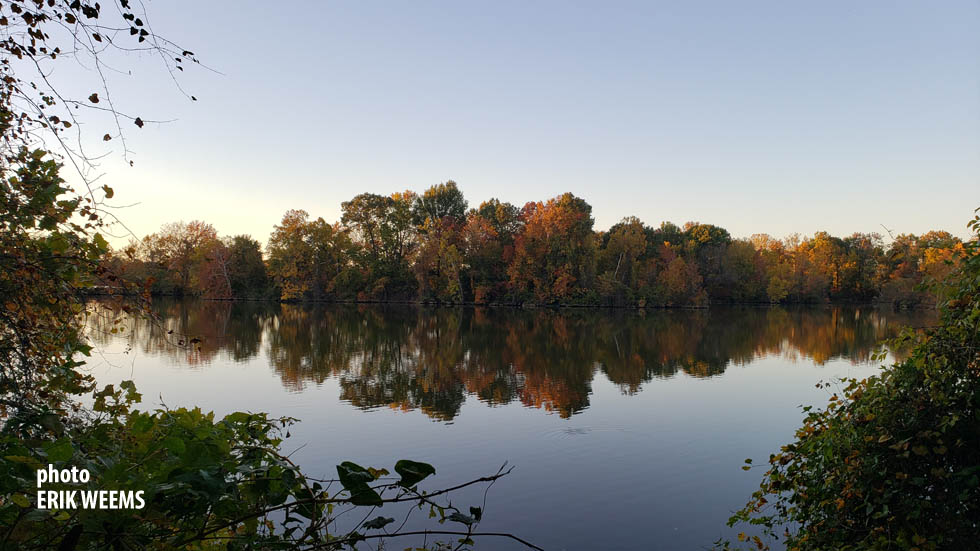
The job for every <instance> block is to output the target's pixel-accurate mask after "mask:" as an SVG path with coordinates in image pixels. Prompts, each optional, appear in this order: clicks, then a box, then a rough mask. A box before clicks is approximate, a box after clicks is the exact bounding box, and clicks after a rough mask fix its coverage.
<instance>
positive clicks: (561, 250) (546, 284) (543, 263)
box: [508, 193, 596, 303]
mask: <svg viewBox="0 0 980 551" xmlns="http://www.w3.org/2000/svg"><path fill="white" fill-rule="evenodd" d="M521 220H522V221H523V223H524V231H523V232H522V233H521V234H520V235H518V236H517V238H516V239H515V242H514V261H513V263H512V264H511V266H510V268H509V270H508V273H509V275H510V282H511V287H512V289H513V291H514V292H515V293H517V294H518V295H523V296H527V297H530V298H533V299H534V300H535V301H537V302H540V303H549V302H564V301H568V300H571V299H575V298H581V297H582V296H583V295H584V294H585V293H586V292H587V291H588V290H589V288H590V286H591V285H592V281H593V278H594V275H595V253H596V243H595V235H594V233H593V232H592V225H593V219H592V207H591V206H590V205H589V204H588V203H586V202H585V201H584V200H583V199H580V198H578V197H576V196H574V195H572V194H571V193H566V194H564V195H561V196H559V197H556V198H554V199H549V200H548V201H547V202H546V203H541V202H539V203H528V204H527V205H525V206H524V208H523V209H522V211H521Z"/></svg>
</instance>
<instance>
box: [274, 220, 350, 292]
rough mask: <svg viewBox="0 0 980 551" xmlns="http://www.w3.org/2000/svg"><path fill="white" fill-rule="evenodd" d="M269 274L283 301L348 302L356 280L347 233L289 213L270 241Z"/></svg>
mask: <svg viewBox="0 0 980 551" xmlns="http://www.w3.org/2000/svg"><path fill="white" fill-rule="evenodd" d="M268 253H269V272H270V274H271V275H272V277H273V279H274V281H275V283H276V285H277V286H278V287H279V290H280V296H281V297H282V298H283V299H284V300H323V299H325V298H346V297H347V296H348V295H347V293H348V291H349V290H350V280H351V278H353V277H354V274H353V265H352V261H351V256H352V253H353V247H352V243H351V240H350V237H349V236H348V234H347V232H346V230H344V229H342V228H340V227H339V226H337V225H330V224H328V223H327V222H326V221H324V220H323V218H317V219H316V220H310V219H309V214H308V213H307V212H306V211H303V210H290V211H287V212H286V214H284V215H283V217H282V221H281V222H280V223H279V225H277V226H275V229H274V230H273V232H272V236H271V237H270V238H269V246H268Z"/></svg>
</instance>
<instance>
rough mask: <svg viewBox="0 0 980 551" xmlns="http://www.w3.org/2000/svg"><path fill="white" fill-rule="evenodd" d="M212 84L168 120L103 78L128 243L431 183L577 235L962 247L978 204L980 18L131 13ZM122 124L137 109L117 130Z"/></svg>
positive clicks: (698, 5)
mask: <svg viewBox="0 0 980 551" xmlns="http://www.w3.org/2000/svg"><path fill="white" fill-rule="evenodd" d="M148 9H149V14H150V22H151V24H152V25H153V27H154V30H156V31H157V32H159V33H161V34H163V35H165V36H168V37H170V38H173V39H174V40H175V41H177V42H179V43H180V44H181V45H183V46H185V47H187V48H189V49H191V50H193V51H194V52H195V53H197V54H198V56H199V57H200V58H201V59H202V60H203V61H205V62H206V63H207V64H208V65H210V66H211V67H214V68H215V69H217V70H218V71H220V72H221V74H217V73H210V72H206V71H200V70H198V71H187V72H186V74H184V75H183V78H184V80H183V81H182V82H183V84H184V85H185V87H186V88H187V89H188V91H189V92H190V93H193V94H195V95H196V96H197V97H198V98H199V100H200V101H198V102H196V103H191V102H189V101H186V100H185V99H184V98H182V97H181V96H180V95H179V94H178V93H177V92H176V91H175V90H174V88H173V85H172V84H170V83H168V81H167V80H166V79H165V78H163V75H162V73H161V71H159V70H157V69H158V67H154V66H153V64H152V60H150V59H146V60H142V61H145V62H146V63H142V62H141V63H137V64H136V65H135V66H136V70H135V71H134V73H133V77H132V78H129V77H126V76H117V77H114V79H113V81H112V85H113V86H114V87H115V93H116V95H117V97H119V98H120V101H122V102H123V108H127V109H129V110H130V111H139V112H140V113H142V114H143V116H144V117H146V118H161V119H166V118H176V119H177V121H176V122H173V123H170V124H166V125H159V126H157V125H147V127H146V128H144V129H143V130H137V129H135V127H133V129H132V130H131V131H130V132H129V134H130V135H129V140H130V148H131V149H133V150H134V151H135V152H136V154H135V155H134V157H133V158H134V159H135V161H136V166H135V168H128V167H123V166H121V163H120V162H118V160H110V161H106V162H105V163H104V165H103V168H104V169H105V170H106V172H107V176H106V177H105V180H104V181H105V182H106V183H110V184H112V185H113V186H114V187H115V188H116V200H117V201H118V204H127V203H132V202H140V204H139V205H137V206H133V207H129V208H127V209H123V210H121V211H120V214H121V216H122V217H123V219H124V220H125V221H126V222H127V223H128V225H129V227H130V228H132V230H133V231H134V232H135V233H137V234H139V235H143V234H145V233H148V232H151V231H155V230H156V229H157V228H158V227H159V226H160V225H161V224H162V223H165V222H168V221H173V220H179V219H183V220H192V219H203V220H206V221H209V222H211V223H213V224H214V225H215V226H216V227H217V228H218V229H219V231H220V232H221V233H222V234H237V233H250V234H252V235H253V236H255V237H256V238H258V239H259V241H261V242H263V243H264V242H265V241H266V240H267V238H268V234H269V232H270V231H271V229H272V226H273V224H275V223H276V222H278V220H279V219H280V218H281V216H282V214H283V212H284V211H285V210H286V209H290V208H303V209H305V210H307V211H309V212H310V213H311V214H312V215H314V216H323V217H324V218H325V219H327V220H329V221H334V220H337V219H339V217H340V203H341V202H342V201H345V200H348V199H350V198H351V197H353V196H354V195H356V194H358V193H361V192H365V191H370V192H375V193H391V192H394V191H398V190H404V189H412V190H416V191H421V190H423V189H425V188H426V187H428V186H430V185H432V184H435V183H438V182H441V181H445V180H447V179H453V180H455V181H457V182H458V183H459V185H460V187H461V189H462V190H463V192H464V194H465V195H466V197H467V199H468V200H469V202H470V205H471V206H476V205H478V204H479V203H480V202H481V201H483V200H486V199H489V198H490V197H499V198H501V199H502V200H506V201H510V202H512V203H514V204H517V205H522V204H523V203H524V202H526V201H531V200H538V199H546V198H548V197H552V196H555V195H557V194H560V193H563V192H565V191H571V192H573V193H575V194H576V195H579V196H581V197H583V198H585V199H586V200H587V201H588V202H589V203H590V204H591V205H592V206H593V214H594V216H595V219H596V228H597V229H605V228H607V227H609V226H610V225H612V224H614V223H615V222H617V221H618V220H619V219H621V218H622V217H624V216H627V215H635V216H638V217H640V218H641V219H643V220H644V221H645V222H647V223H648V224H652V225H658V224H659V223H660V222H661V221H663V220H671V221H673V222H676V223H678V224H682V223H684V222H685V221H688V220H698V221H702V222H710V223H714V224H718V225H721V226H723V227H725V228H727V229H728V230H729V231H731V233H732V234H733V235H734V236H736V237H743V236H749V235H751V234H753V233H759V232H767V233H770V234H773V235H776V236H778V237H782V236H784V235H787V234H789V233H793V232H799V233H802V234H812V233H813V232H815V231H818V230H827V231H830V232H831V233H835V234H839V235H844V234H850V233H852V232H855V231H861V232H873V231H878V232H883V230H882V227H881V225H882V224H884V225H885V226H887V227H889V228H891V229H894V230H896V231H898V232H913V233H921V232H924V231H927V230H929V229H945V230H949V231H951V232H953V233H955V234H957V235H960V236H966V235H967V232H966V230H965V227H964V226H965V222H966V221H967V219H968V218H970V217H971V215H972V211H973V209H974V208H975V207H977V206H980V32H978V29H980V2H976V1H967V2H958V1H944V2H891V1H889V2H852V1H847V2H843V1H842V2H835V1H824V2H808V3H803V2H785V1H780V2H679V1H678V2H635V3H634V2H594V3H588V4H586V3H577V2H523V1H521V2H492V3H486V2H485V3H476V2H448V1H444V2H417V1H413V2H342V3H341V2H336V3H335V2H330V3H327V2H288V3H278V2H245V1H238V2H230V1H225V2H219V1H208V2H201V1H188V0H185V1H174V2H151V3H148ZM131 106H135V107H132V108H130V107H131Z"/></svg>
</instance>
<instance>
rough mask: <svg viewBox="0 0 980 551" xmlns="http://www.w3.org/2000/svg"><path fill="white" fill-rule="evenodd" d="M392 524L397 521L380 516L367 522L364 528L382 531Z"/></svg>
mask: <svg viewBox="0 0 980 551" xmlns="http://www.w3.org/2000/svg"><path fill="white" fill-rule="evenodd" d="M392 522H395V519H393V518H388V517H381V516H379V517H376V518H373V519H371V520H369V521H367V522H365V523H364V528H367V529H368V530H380V529H382V528H384V527H385V526H387V525H389V524H391V523H392Z"/></svg>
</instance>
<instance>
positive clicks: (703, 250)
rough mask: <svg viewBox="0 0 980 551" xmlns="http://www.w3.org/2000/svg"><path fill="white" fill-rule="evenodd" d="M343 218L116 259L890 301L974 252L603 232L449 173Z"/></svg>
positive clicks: (474, 284)
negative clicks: (474, 191) (471, 187)
mask: <svg viewBox="0 0 980 551" xmlns="http://www.w3.org/2000/svg"><path fill="white" fill-rule="evenodd" d="M341 207H342V217H341V219H340V221H338V222H335V223H332V224H331V223H329V222H327V221H325V220H324V219H323V218H316V219H313V218H312V217H311V216H310V215H309V214H308V213H307V212H306V211H303V210H290V211H287V212H286V213H285V215H283V217H282V221H281V222H280V223H279V224H278V225H276V226H275V227H274V229H273V232H272V234H271V235H270V237H269V240H268V243H267V245H266V247H265V248H264V250H263V247H262V245H261V244H260V243H259V242H258V241H257V240H255V239H253V238H252V237H250V236H247V235H238V236H234V237H225V238H222V237H219V235H218V232H217V230H216V229H215V228H214V227H213V226H212V225H210V224H208V223H205V222H201V221H194V222H190V223H183V222H176V223H171V224H167V225H164V226H163V227H162V228H161V230H160V231H159V232H157V233H154V234H151V235H149V236H146V237H145V238H144V239H143V240H142V241H132V242H130V244H129V245H128V246H127V247H125V248H123V249H122V250H120V251H116V252H115V253H114V254H113V255H112V257H111V260H110V262H112V263H113V269H114V270H115V271H116V272H117V273H121V274H123V275H124V277H126V278H128V279H130V280H139V281H145V282H148V283H149V285H150V289H151V291H152V292H154V293H157V294H173V295H199V296H204V297H209V298H219V299H230V298H269V299H278V300H283V301H380V302H395V301H420V302H424V303H442V304H459V303H477V304H494V303H499V304H540V305H555V304H562V305H588V306H638V307H644V306H651V307H662V306H704V305H706V304H708V303H751V302H757V303H812V302H828V301H847V302H869V301H875V300H878V301H883V302H890V303H895V304H899V305H916V304H920V303H923V302H925V301H929V300H931V299H930V298H929V297H928V296H927V295H926V294H925V293H923V292H921V291H919V290H918V289H919V284H920V283H921V282H922V281H923V280H926V279H937V280H938V279H941V278H942V277H943V276H945V274H946V273H947V272H948V271H949V270H950V266H951V265H952V261H953V260H954V259H956V258H958V257H961V256H962V255H963V251H964V249H963V243H962V242H961V240H960V239H959V238H957V237H955V236H953V235H951V234H950V233H948V232H945V231H930V232H928V233H926V234H923V235H921V236H916V235H912V234H902V235H899V236H897V237H895V238H894V239H893V240H892V242H891V243H890V244H888V245H887V246H886V245H885V243H884V240H883V239H882V237H881V236H880V235H878V234H876V233H870V234H867V233H855V234H853V235H851V236H848V237H843V238H841V237H836V236H833V235H830V234H829V233H826V232H818V233H816V234H815V235H813V236H812V237H800V236H799V235H792V236H790V237H787V238H785V239H776V238H774V237H772V236H770V235H767V234H756V235H753V236H752V237H750V238H748V239H734V238H732V236H731V234H730V233H729V232H728V231H727V230H725V229H724V228H721V227H719V226H715V225H712V224H703V223H698V222H688V223H686V224H684V225H683V226H677V225H675V224H673V223H671V222H663V223H662V224H660V226H659V227H652V226H648V225H646V224H645V223H644V222H642V221H641V220H640V219H638V218H636V217H632V216H631V217H627V218H624V219H623V220H622V221H621V222H619V223H617V224H616V225H614V226H612V227H611V228H609V229H608V230H606V231H596V230H595V228H594V220H593V218H592V207H591V206H590V205H589V204H588V203H587V202H586V201H585V200H583V199H582V198H579V197H576V196H575V195H573V194H571V193H565V194H563V195H561V196H558V197H555V198H552V199H549V200H547V201H538V202H529V203H527V204H525V205H524V206H523V207H517V206H515V205H512V204H510V203H506V202H501V201H499V200H498V199H491V200H489V201H485V202H483V203H481V204H480V205H479V207H477V208H469V207H468V203H467V201H466V199H465V198H464V196H463V193H462V192H461V191H460V190H459V188H458V186H457V185H456V183H455V182H453V181H448V182H446V183H442V184H438V185H435V186H432V187H430V188H429V189H427V190H426V191H425V192H423V193H421V194H417V193H415V192H412V191H404V192H399V193H394V194H392V195H390V196H384V195H377V194H373V193H362V194H360V195H358V196H356V197H354V198H353V199H351V200H350V201H346V202H344V203H342V205H341Z"/></svg>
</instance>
